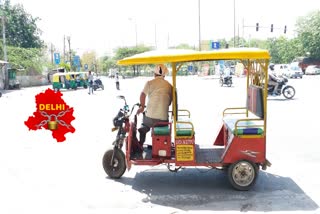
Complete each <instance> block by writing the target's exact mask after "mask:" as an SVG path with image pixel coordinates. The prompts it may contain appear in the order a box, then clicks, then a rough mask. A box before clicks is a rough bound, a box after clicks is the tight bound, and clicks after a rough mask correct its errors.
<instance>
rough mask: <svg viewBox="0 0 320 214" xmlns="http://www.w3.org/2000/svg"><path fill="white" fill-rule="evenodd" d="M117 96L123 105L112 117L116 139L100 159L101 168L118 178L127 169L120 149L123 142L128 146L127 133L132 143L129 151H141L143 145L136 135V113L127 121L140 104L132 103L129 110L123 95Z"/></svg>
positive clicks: (110, 175)
mask: <svg viewBox="0 0 320 214" xmlns="http://www.w3.org/2000/svg"><path fill="white" fill-rule="evenodd" d="M117 98H119V99H123V100H124V101H125V105H124V107H123V108H120V110H119V111H118V113H117V115H116V116H115V117H114V119H113V125H114V128H112V131H118V132H117V135H116V139H115V141H114V142H113V143H112V144H113V148H112V149H109V150H107V151H106V152H105V154H104V156H103V159H102V165H103V169H104V171H105V172H106V173H107V175H108V176H109V177H110V178H120V177H121V176H122V175H123V173H124V172H125V171H126V169H127V166H126V158H125V154H124V152H123V151H122V147H123V144H124V143H126V146H128V142H127V141H128V136H127V133H132V136H131V137H132V144H131V148H130V149H129V151H131V153H132V154H134V153H136V152H142V151H143V146H142V145H140V143H139V141H138V139H137V137H136V125H137V115H135V116H134V122H131V123H130V121H129V118H130V116H131V114H132V112H133V110H134V108H135V107H136V106H138V107H139V106H140V104H139V103H137V104H135V105H133V106H132V108H131V110H130V109H129V106H128V104H127V102H126V99H125V97H124V96H118V97H117Z"/></svg>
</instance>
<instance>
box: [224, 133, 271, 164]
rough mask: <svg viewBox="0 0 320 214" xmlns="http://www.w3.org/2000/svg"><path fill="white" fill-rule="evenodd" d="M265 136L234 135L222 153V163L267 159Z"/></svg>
mask: <svg viewBox="0 0 320 214" xmlns="http://www.w3.org/2000/svg"><path fill="white" fill-rule="evenodd" d="M265 146H266V145H265V137H264V136H261V137H258V138H256V137H255V138H244V137H239V136H234V137H233V140H232V141H231V142H230V143H229V144H228V145H227V148H226V150H225V152H224V153H223V155H222V163H235V162H237V161H239V160H250V161H252V162H253V163H264V162H265V161H266V153H265Z"/></svg>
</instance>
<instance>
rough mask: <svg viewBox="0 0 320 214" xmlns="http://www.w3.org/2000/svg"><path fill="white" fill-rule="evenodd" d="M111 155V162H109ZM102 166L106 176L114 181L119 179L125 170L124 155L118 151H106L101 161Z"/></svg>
mask: <svg viewBox="0 0 320 214" xmlns="http://www.w3.org/2000/svg"><path fill="white" fill-rule="evenodd" d="M113 155H114V157H113V161H112V162H111V159H112V156H113ZM102 165H103V169H104V171H105V172H106V173H107V175H108V176H109V177H110V178H116V179H117V178H120V177H121V176H122V175H123V173H124V172H125V171H126V169H127V167H126V158H125V155H124V153H123V151H122V150H120V149H114V150H113V149H111V150H108V151H106V152H105V153H104V156H103V159H102Z"/></svg>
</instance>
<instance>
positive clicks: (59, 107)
mask: <svg viewBox="0 0 320 214" xmlns="http://www.w3.org/2000/svg"><path fill="white" fill-rule="evenodd" d="M62 96H63V94H62V93H61V92H60V91H58V92H55V91H53V90H52V89H50V88H49V89H47V90H46V91H45V92H44V93H39V94H38V95H36V97H35V98H36V106H37V110H36V111H35V112H34V113H33V116H30V117H29V118H28V120H27V121H25V122H24V124H25V125H26V126H27V127H28V128H29V130H38V129H42V128H45V129H47V130H50V131H52V137H53V138H55V139H56V140H57V142H63V141H65V140H66V137H65V134H66V133H68V132H71V133H74V132H75V128H74V127H73V126H72V125H71V122H72V121H73V120H74V119H75V117H74V116H73V108H70V107H69V106H68V105H67V104H66V103H65V102H64V100H63V99H62V98H61V97H62ZM48 120H49V121H56V122H57V127H56V129H49V126H48V122H49V121H48Z"/></svg>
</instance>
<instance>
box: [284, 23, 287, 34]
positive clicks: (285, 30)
mask: <svg viewBox="0 0 320 214" xmlns="http://www.w3.org/2000/svg"><path fill="white" fill-rule="evenodd" d="M284 33H287V25H285V26H284Z"/></svg>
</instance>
